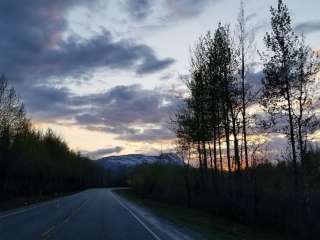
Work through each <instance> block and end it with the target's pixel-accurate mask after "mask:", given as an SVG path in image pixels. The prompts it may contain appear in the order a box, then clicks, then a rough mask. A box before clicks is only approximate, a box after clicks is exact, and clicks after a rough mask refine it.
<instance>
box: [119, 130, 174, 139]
mask: <svg viewBox="0 0 320 240" xmlns="http://www.w3.org/2000/svg"><path fill="white" fill-rule="evenodd" d="M174 138H175V135H174V133H173V132H172V131H170V130H169V129H168V128H166V127H160V128H151V129H146V130H143V131H142V132H137V133H132V134H125V135H121V136H119V137H118V139H120V140H126V141H133V142H153V141H159V140H172V139H174Z"/></svg>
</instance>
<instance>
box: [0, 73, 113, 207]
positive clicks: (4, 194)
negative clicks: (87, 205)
mask: <svg viewBox="0 0 320 240" xmlns="http://www.w3.org/2000/svg"><path fill="white" fill-rule="evenodd" d="M107 181H108V179H107V174H106V172H105V170H104V169H102V168H100V167H99V166H98V165H97V164H95V163H94V162H92V161H91V160H89V159H88V158H85V157H82V156H81V155H80V154H78V153H76V152H74V151H72V150H70V149H69V147H68V145H67V144H66V143H65V142H64V141H63V140H62V139H61V138H60V137H59V136H57V135H56V134H55V133H54V132H53V131H52V130H50V129H49V130H47V131H46V132H41V131H39V130H35V128H34V127H33V126H32V123H31V120H30V119H28V118H27V116H26V112H25V108H24V105H23V103H22V101H21V100H20V98H19V97H18V95H17V93H16V92H15V89H14V88H13V87H12V86H11V85H10V84H9V82H8V80H7V79H6V77H5V76H2V77H1V78H0V203H1V201H9V200H10V199H15V198H18V197H31V196H32V197H35V196H45V195H54V194H61V193H69V192H74V191H79V190H83V189H86V188H89V187H101V186H106V184H107Z"/></svg>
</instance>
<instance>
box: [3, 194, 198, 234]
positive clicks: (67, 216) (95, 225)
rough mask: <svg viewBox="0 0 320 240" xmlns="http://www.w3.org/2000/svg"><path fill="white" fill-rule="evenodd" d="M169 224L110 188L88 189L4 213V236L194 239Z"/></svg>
mask: <svg viewBox="0 0 320 240" xmlns="http://www.w3.org/2000/svg"><path fill="white" fill-rule="evenodd" d="M160 225H162V227H161V228H160V227H159V226H160ZM169 228H172V226H169V227H166V226H165V227H163V224H162V223H161V224H159V221H158V220H154V219H153V220H152V221H149V219H147V218H146V217H145V216H143V215H142V214H141V213H139V212H138V211H137V209H136V208H134V207H133V205H132V203H129V202H128V201H127V200H125V199H123V198H122V197H120V196H118V195H117V194H115V193H113V192H112V191H111V190H109V189H91V190H86V191H83V192H80V193H77V194H74V195H70V196H67V197H63V198H59V199H56V200H52V201H49V202H44V203H40V204H36V205H33V206H30V207H26V208H21V209H16V210H13V211H8V212H2V213H0V239H1V240H29V239H30V240H38V239H39V240H41V239H59V240H69V239H70V240H82V239H89V240H100V239H103V240H122V239H125V240H128V239H129V240H167V239H168V240H172V239H192V238H189V237H187V236H186V235H184V234H182V233H179V231H178V230H177V231H176V232H175V230H174V231H171V233H169V231H167V230H165V229H169ZM173 232H175V233H173ZM172 233H173V234H172Z"/></svg>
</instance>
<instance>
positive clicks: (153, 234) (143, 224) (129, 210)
mask: <svg viewBox="0 0 320 240" xmlns="http://www.w3.org/2000/svg"><path fill="white" fill-rule="evenodd" d="M110 193H111V195H112V197H113V198H114V199H116V200H117V201H118V203H119V204H120V205H121V206H122V207H123V208H124V209H126V210H127V211H128V212H129V213H130V214H131V215H132V216H133V217H134V218H135V219H136V220H137V221H138V222H139V223H140V224H141V225H142V226H143V227H144V228H145V229H146V230H147V231H148V232H149V233H150V234H151V235H152V236H153V237H154V238H155V239H157V240H161V238H159V237H158V236H157V234H155V233H154V232H153V231H152V230H151V229H150V228H149V227H148V226H147V225H146V224H145V223H144V222H143V221H142V220H141V219H140V218H139V217H138V216H137V215H136V214H135V213H134V212H133V211H132V210H131V209H130V208H129V207H127V206H126V205H125V204H123V203H122V202H121V201H120V200H119V198H118V197H116V196H115V194H114V193H113V192H112V191H110Z"/></svg>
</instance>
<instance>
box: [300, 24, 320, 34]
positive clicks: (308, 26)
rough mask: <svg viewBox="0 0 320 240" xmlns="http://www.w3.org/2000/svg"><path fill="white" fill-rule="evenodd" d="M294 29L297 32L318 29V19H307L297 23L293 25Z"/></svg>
mask: <svg viewBox="0 0 320 240" xmlns="http://www.w3.org/2000/svg"><path fill="white" fill-rule="evenodd" d="M294 30H295V31H296V32H298V33H305V34H308V33H313V32H319V31H320V21H308V22H303V23H299V24H297V25H296V26H295V28H294Z"/></svg>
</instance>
